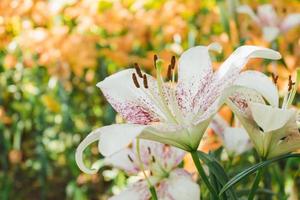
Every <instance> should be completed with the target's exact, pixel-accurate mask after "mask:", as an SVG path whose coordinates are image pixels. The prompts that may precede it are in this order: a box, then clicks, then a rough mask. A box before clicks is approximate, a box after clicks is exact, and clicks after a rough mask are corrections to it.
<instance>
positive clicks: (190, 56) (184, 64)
mask: <svg viewBox="0 0 300 200" xmlns="http://www.w3.org/2000/svg"><path fill="white" fill-rule="evenodd" d="M215 47H216V45H212V46H211V49H217V48H215ZM212 75H213V69H212V64H211V60H210V56H209V48H208V47H207V46H196V47H192V48H190V49H188V50H187V51H185V52H184V53H183V54H182V55H181V57H180V58H179V65H178V84H177V88H176V97H177V100H178V104H179V107H180V108H181V109H182V110H183V113H185V114H188V113H189V112H191V111H192V110H193V105H192V103H193V99H194V97H195V95H196V94H197V93H198V92H199V90H201V89H203V87H204V86H205V85H206V84H207V83H209V82H210V80H211V78H212Z"/></svg>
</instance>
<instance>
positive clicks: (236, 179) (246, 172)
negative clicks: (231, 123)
mask: <svg viewBox="0 0 300 200" xmlns="http://www.w3.org/2000/svg"><path fill="white" fill-rule="evenodd" d="M292 157H300V154H285V155H281V156H278V157H275V158H272V159H270V160H266V161H263V162H260V163H257V164H255V165H253V166H252V167H249V168H248V169H246V170H244V171H242V172H241V173H239V174H237V175H236V176H234V177H233V178H232V179H230V181H228V182H227V183H226V184H225V185H224V186H223V188H222V190H221V191H220V193H219V196H220V195H222V194H223V193H224V192H226V191H227V190H228V189H230V188H231V187H232V186H233V185H235V184H236V183H238V182H239V181H240V180H242V179H243V178H245V177H247V176H249V175H250V174H253V173H254V172H256V171H257V170H258V169H261V168H263V167H266V166H268V165H270V164H272V163H274V162H276V161H280V160H283V159H286V158H292Z"/></svg>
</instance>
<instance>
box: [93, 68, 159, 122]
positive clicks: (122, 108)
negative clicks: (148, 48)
mask: <svg viewBox="0 0 300 200" xmlns="http://www.w3.org/2000/svg"><path fill="white" fill-rule="evenodd" d="M133 73H135V70H134V69H126V70H123V71H120V72H117V73H115V74H113V75H111V76H109V77H107V78H105V79H104V80H103V81H101V82H99V83H98V84H97V86H98V87H99V88H100V89H101V91H102V92H103V94H104V96H105V97H106V99H107V100H108V101H109V103H110V104H111V105H112V106H113V108H114V109H115V110H116V111H117V112H118V113H120V114H121V115H122V117H123V118H124V119H125V120H126V121H127V122H131V123H137V124H149V123H151V122H155V121H160V120H162V119H164V113H163V112H162V111H161V110H160V107H159V105H158V104H156V103H155V102H154V101H153V100H152V99H151V97H150V95H149V94H148V91H147V90H145V88H144V86H143V80H142V79H141V78H138V82H139V85H140V88H137V87H136V86H135V84H134V83H133V80H132V74H133ZM137 77H138V76H137ZM147 77H148V78H147V79H148V85H149V87H150V88H151V89H152V90H153V92H154V93H155V95H157V91H155V90H157V86H156V82H155V80H154V79H153V77H151V76H150V75H147Z"/></svg>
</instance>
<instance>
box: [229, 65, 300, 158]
mask: <svg viewBox="0 0 300 200" xmlns="http://www.w3.org/2000/svg"><path fill="white" fill-rule="evenodd" d="M236 84H238V85H241V86H245V87H247V88H240V89H238V90H237V91H236V92H235V94H234V95H232V96H230V97H229V100H228V102H227V103H228V105H229V106H230V107H231V109H232V110H233V111H234V113H235V114H236V116H237V117H238V118H239V120H240V122H241V123H242V125H243V127H244V128H245V129H246V130H247V132H248V134H249V136H250V138H251V140H252V142H253V144H254V146H255V148H256V150H257V152H258V153H259V155H260V156H261V157H262V158H264V159H268V158H272V157H275V156H278V155H282V154H285V153H289V152H292V151H295V150H297V149H299V148H300V133H299V130H298V127H297V122H296V121H297V112H296V110H295V109H294V108H289V105H290V104H291V102H292V101H293V98H294V94H295V93H294V92H295V90H296V89H295V88H296V87H295V86H293V83H292V81H291V79H290V83H289V91H288V93H287V95H286V97H285V99H286V100H284V103H283V105H282V106H281V107H279V103H278V102H279V96H278V91H277V88H276V85H275V84H273V82H272V81H271V80H270V79H269V78H268V77H267V76H265V75H263V74H262V73H259V72H254V71H253V72H251V71H248V72H245V73H244V74H242V75H241V76H240V77H239V79H238V80H237V81H236Z"/></svg>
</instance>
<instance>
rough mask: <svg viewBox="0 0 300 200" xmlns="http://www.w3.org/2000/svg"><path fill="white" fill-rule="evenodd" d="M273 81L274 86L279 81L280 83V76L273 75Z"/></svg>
mask: <svg viewBox="0 0 300 200" xmlns="http://www.w3.org/2000/svg"><path fill="white" fill-rule="evenodd" d="M272 79H273V82H274V84H275V85H276V84H277V81H278V76H276V75H275V74H273V73H272Z"/></svg>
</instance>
